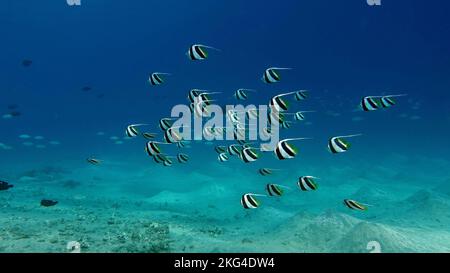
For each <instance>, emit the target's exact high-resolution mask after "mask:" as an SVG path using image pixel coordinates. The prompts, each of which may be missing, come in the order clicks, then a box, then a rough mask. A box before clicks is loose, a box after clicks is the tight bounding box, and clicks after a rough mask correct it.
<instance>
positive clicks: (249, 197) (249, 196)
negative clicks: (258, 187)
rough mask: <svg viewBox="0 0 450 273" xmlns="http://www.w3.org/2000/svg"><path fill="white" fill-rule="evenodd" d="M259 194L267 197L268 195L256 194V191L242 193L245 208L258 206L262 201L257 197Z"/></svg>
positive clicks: (242, 203)
mask: <svg viewBox="0 0 450 273" xmlns="http://www.w3.org/2000/svg"><path fill="white" fill-rule="evenodd" d="M257 196H262V197H265V196H266V195H262V194H255V193H246V194H244V195H242V197H241V205H242V206H243V207H244V209H256V208H258V207H259V206H260V205H261V202H259V200H258V199H256V197H257Z"/></svg>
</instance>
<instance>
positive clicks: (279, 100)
mask: <svg viewBox="0 0 450 273" xmlns="http://www.w3.org/2000/svg"><path fill="white" fill-rule="evenodd" d="M292 94H295V92H288V93H283V94H278V95H276V96H274V97H272V99H271V100H270V102H269V106H270V108H271V109H272V110H276V111H278V112H283V111H287V110H288V108H289V103H288V102H287V101H286V100H284V99H283V97H285V96H288V95H292Z"/></svg>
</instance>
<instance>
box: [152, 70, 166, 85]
mask: <svg viewBox="0 0 450 273" xmlns="http://www.w3.org/2000/svg"><path fill="white" fill-rule="evenodd" d="M167 75H170V74H169V73H161V72H155V73H152V74H151V75H150V76H149V77H148V82H149V83H150V84H151V85H161V84H163V83H164V81H165V77H164V76H167Z"/></svg>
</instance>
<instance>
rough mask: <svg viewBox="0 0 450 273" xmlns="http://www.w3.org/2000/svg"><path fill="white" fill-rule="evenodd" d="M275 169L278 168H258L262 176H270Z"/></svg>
mask: <svg viewBox="0 0 450 273" xmlns="http://www.w3.org/2000/svg"><path fill="white" fill-rule="evenodd" d="M274 171H276V169H270V168H261V169H259V170H258V173H259V174H260V175H262V176H268V175H272V174H273V172H274Z"/></svg>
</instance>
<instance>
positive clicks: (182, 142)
mask: <svg viewBox="0 0 450 273" xmlns="http://www.w3.org/2000/svg"><path fill="white" fill-rule="evenodd" d="M177 147H178V148H184V147H186V143H185V142H184V141H178V142H177Z"/></svg>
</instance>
